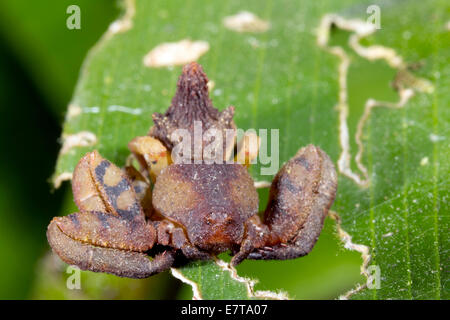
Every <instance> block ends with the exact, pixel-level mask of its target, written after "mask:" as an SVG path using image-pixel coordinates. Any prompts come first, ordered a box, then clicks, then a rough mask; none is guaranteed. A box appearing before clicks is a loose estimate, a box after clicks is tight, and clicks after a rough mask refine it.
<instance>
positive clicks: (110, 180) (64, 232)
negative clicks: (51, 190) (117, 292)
mask: <svg viewBox="0 0 450 320" xmlns="http://www.w3.org/2000/svg"><path fill="white" fill-rule="evenodd" d="M72 189H73V194H74V199H75V203H76V204H77V206H78V208H79V209H80V212H79V213H74V214H71V215H69V216H65V217H56V218H54V219H53V220H52V221H51V223H50V225H49V227H48V230H47V238H48V242H49V244H50V246H51V247H52V249H53V251H54V252H55V253H56V254H58V255H59V257H60V258H61V259H62V260H63V261H65V262H67V263H68V264H71V265H76V266H78V267H80V268H81V269H83V270H90V271H95V272H107V273H111V274H115V275H117V276H122V277H130V278H144V277H148V276H151V275H152V274H155V273H158V272H161V271H164V270H166V269H168V268H170V267H171V266H172V264H173V262H174V253H173V252H170V251H167V252H164V253H162V254H160V255H157V256H156V257H155V258H153V259H152V260H151V259H149V257H148V256H147V255H146V254H144V252H145V251H148V250H149V249H151V248H152V247H153V244H154V242H155V239H156V231H155V229H154V227H153V226H152V225H150V224H147V223H146V221H145V216H144V212H143V210H142V207H141V205H140V203H139V201H138V199H137V196H136V193H135V191H134V188H133V186H132V184H131V182H130V180H129V179H128V177H127V176H126V175H125V174H124V173H123V172H122V171H121V170H120V169H119V168H118V167H116V166H115V165H114V164H112V163H111V162H109V161H107V160H105V159H103V158H102V157H101V156H100V154H99V153H98V152H96V151H94V152H91V153H88V154H87V155H86V156H85V157H83V158H82V159H81V160H80V162H79V163H78V165H77V166H76V168H75V171H74V175H73V181H72Z"/></svg>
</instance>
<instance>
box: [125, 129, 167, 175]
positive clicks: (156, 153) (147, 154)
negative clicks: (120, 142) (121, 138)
mask: <svg viewBox="0 0 450 320" xmlns="http://www.w3.org/2000/svg"><path fill="white" fill-rule="evenodd" d="M128 148H129V149H130V151H131V152H132V153H133V155H134V156H135V157H136V159H137V160H138V162H139V164H140V166H141V167H142V168H143V169H145V170H146V171H147V172H148V174H149V176H150V179H151V181H152V183H155V181H156V177H157V176H158V175H159V173H160V172H161V170H162V169H164V168H165V167H167V166H168V165H169V164H171V163H172V158H171V155H170V151H169V150H168V149H167V148H166V147H165V146H164V145H163V144H162V142H161V141H159V140H158V139H156V138H154V137H151V136H143V137H136V138H134V139H133V140H131V141H130V143H128Z"/></svg>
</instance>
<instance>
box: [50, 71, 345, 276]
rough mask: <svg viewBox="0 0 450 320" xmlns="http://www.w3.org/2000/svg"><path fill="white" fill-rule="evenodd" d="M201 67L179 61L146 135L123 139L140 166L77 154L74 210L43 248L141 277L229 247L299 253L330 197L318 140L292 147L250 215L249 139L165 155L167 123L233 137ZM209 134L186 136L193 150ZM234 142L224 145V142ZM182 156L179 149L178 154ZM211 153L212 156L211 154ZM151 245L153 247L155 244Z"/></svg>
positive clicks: (308, 246)
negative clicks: (264, 201)
mask: <svg viewBox="0 0 450 320" xmlns="http://www.w3.org/2000/svg"><path fill="white" fill-rule="evenodd" d="M207 82H208V80H207V78H206V75H205V74H204V73H203V70H202V68H201V67H200V66H199V65H198V64H196V63H191V64H189V65H187V66H185V67H184V69H183V73H182V75H181V76H180V79H179V81H178V89H177V92H176V94H175V97H174V98H173V100H172V105H171V107H170V108H169V109H168V110H167V112H166V113H165V114H154V116H153V121H154V123H155V125H154V126H153V127H152V128H151V129H150V131H149V134H148V135H147V136H144V137H137V138H135V139H133V140H132V141H131V142H130V143H129V148H130V150H131V151H132V153H133V155H134V157H135V159H136V160H137V161H138V162H139V164H140V167H141V169H140V170H136V169H135V168H134V167H132V166H127V167H126V168H124V169H122V170H121V169H120V168H118V167H117V166H115V165H114V164H112V163H111V162H109V161H108V160H106V159H104V158H102V157H101V155H100V154H99V153H98V152H97V151H93V152H90V153H88V154H87V155H86V156H84V157H83V158H82V159H81V160H80V162H79V163H78V165H77V166H76V168H75V171H74V174H73V180H72V189H73V194H74V200H75V203H76V204H77V206H78V208H79V209H80V211H79V212H78V213H74V214H71V215H69V216H65V217H56V218H54V219H53V220H52V222H51V223H50V225H49V227H48V230H47V238H48V241H49V243H50V245H51V247H52V249H53V250H54V251H55V252H56V253H57V254H58V255H59V256H60V257H61V259H62V260H64V261H65V262H67V263H69V264H73V265H77V266H79V267H80V268H81V269H85V270H91V271H96V272H108V273H112V274H115V275H118V276H124V277H131V278H143V277H148V276H151V275H152V274H155V273H158V272H161V271H164V270H167V269H168V268H170V267H171V266H173V265H174V263H176V262H177V259H178V257H179V256H180V255H181V256H184V258H187V259H189V260H195V259H210V258H211V257H212V256H213V255H216V254H219V253H221V252H225V251H230V252H231V254H232V255H233V258H232V261H231V263H232V264H233V265H236V264H238V263H240V262H241V261H242V260H244V259H246V258H249V259H293V258H297V257H300V256H303V255H306V254H307V253H309V252H310V251H311V250H312V248H313V246H314V244H315V242H316V240H317V238H318V236H319V234H320V232H321V229H322V226H323V221H324V219H325V217H326V215H327V213H328V209H329V208H330V206H331V204H332V203H333V200H334V197H335V194H336V187H337V176H336V171H335V169H334V166H333V164H332V162H331V160H330V159H329V157H328V156H327V155H326V153H325V152H323V151H322V150H321V149H320V148H318V147H316V146H313V145H309V146H307V147H304V148H301V149H300V150H299V151H298V152H297V154H296V155H295V156H294V157H293V158H292V159H291V160H289V161H288V162H287V163H286V164H285V165H284V166H283V167H282V168H281V169H280V171H279V172H278V173H277V175H276V176H275V178H274V180H273V182H272V184H271V189H270V196H269V202H268V205H267V208H266V210H265V212H264V214H263V218H262V219H261V218H260V215H259V214H258V193H257V191H256V188H255V186H254V182H253V179H252V178H251V176H250V174H249V173H248V171H247V167H248V165H249V163H250V162H251V160H252V158H253V157H255V156H256V155H257V151H256V152H255V149H256V150H257V148H258V147H259V139H258V137H256V136H254V135H247V136H244V138H243V141H244V142H247V143H243V144H241V145H240V147H238V148H237V149H238V150H237V153H238V154H237V155H236V157H235V159H241V161H234V163H230V162H229V161H217V160H230V158H231V159H233V155H232V154H231V152H232V151H233V150H234V149H235V147H236V146H232V147H231V148H230V147H229V146H226V147H223V146H222V145H219V146H213V148H212V149H211V148H210V149H209V150H210V151H211V150H212V152H211V153H209V154H205V153H197V152H195V151H194V152H192V156H190V157H189V159H190V160H193V163H189V164H187V163H183V162H181V163H180V162H177V161H174V160H176V159H177V156H176V145H177V143H179V142H180V139H179V137H178V136H177V135H176V134H174V133H176V132H177V129H183V130H184V132H187V133H189V134H190V133H193V132H194V131H195V128H194V127H195V121H200V122H201V123H202V124H203V126H204V127H205V128H208V129H214V130H216V131H215V132H220V134H221V136H226V137H227V138H229V139H231V141H234V142H235V138H236V134H235V130H236V126H235V124H234V122H233V113H234V107H229V108H227V109H225V110H224V111H222V112H219V111H218V110H217V109H215V108H214V107H213V106H212V103H211V100H210V99H209V95H208V88H207ZM209 142H211V140H210V137H207V138H203V137H202V138H201V140H197V141H195V139H193V140H192V141H191V142H189V146H192V147H193V148H195V147H196V145H198V144H200V145H201V146H202V147H205V146H207V145H208V143H209ZM233 145H234V143H233ZM184 156H185V157H186V154H184ZM212 160H215V161H212ZM156 249H157V250H156Z"/></svg>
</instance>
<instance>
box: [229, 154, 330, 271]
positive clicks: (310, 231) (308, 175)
mask: <svg viewBox="0 0 450 320" xmlns="http://www.w3.org/2000/svg"><path fill="white" fill-rule="evenodd" d="M336 190H337V174H336V170H335V168H334V165H333V163H332V162H331V160H330V158H329V157H328V155H327V154H326V153H325V152H324V151H322V150H321V149H320V148H319V147H316V146H313V145H308V146H307V147H304V148H302V149H300V150H299V151H298V152H297V154H296V155H295V156H294V157H293V158H292V159H291V160H289V161H288V162H287V163H286V164H285V165H284V166H283V167H282V168H281V170H280V171H279V172H278V173H277V175H276V176H275V178H274V180H273V181H272V185H271V188H270V195H269V202H268V205H267V208H266V210H265V213H264V224H258V222H254V223H253V228H256V229H259V230H261V232H260V236H259V238H258V237H256V236H255V233H253V236H251V235H249V236H248V237H247V239H246V240H244V242H243V244H245V243H249V244H248V245H247V246H250V244H251V243H252V242H253V243H255V244H256V245H253V250H249V248H248V247H247V248H242V247H241V251H240V252H239V253H238V254H237V255H236V256H235V257H233V260H232V263H233V264H238V263H239V262H241V261H242V260H243V259H244V258H248V259H277V260H285V259H294V258H297V257H301V256H304V255H306V254H308V253H309V252H310V251H311V250H312V248H313V247H314V244H315V243H316V241H317V239H318V237H319V235H320V232H321V230H322V227H323V222H324V220H325V217H326V216H327V214H328V210H329V208H330V207H331V205H332V203H333V201H334V198H335V196H336ZM265 227H267V229H265ZM266 230H267V231H266ZM256 234H257V233H256ZM258 239H264V241H265V243H264V245H261V242H260V241H259V242H258V241H257V240H258ZM246 241H247V242H246ZM247 252H248V254H247Z"/></svg>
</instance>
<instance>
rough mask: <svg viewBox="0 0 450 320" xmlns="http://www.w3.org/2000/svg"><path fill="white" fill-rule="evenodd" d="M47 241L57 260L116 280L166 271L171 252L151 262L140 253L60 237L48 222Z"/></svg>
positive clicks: (171, 263)
mask: <svg viewBox="0 0 450 320" xmlns="http://www.w3.org/2000/svg"><path fill="white" fill-rule="evenodd" d="M47 238H48V240H49V243H50V245H51V247H52V249H53V251H54V252H55V253H56V254H58V256H60V257H61V259H62V260H63V261H64V262H66V263H68V264H70V265H76V266H78V267H79V268H80V269H82V270H89V271H94V272H107V273H111V274H114V275H116V276H119V277H128V278H137V279H140V278H146V277H150V276H151V275H154V274H156V273H159V272H163V271H165V270H167V269H169V268H170V267H171V266H172V265H173V263H174V261H175V252H173V251H165V252H163V253H161V254H159V255H157V256H155V257H154V258H153V259H151V258H150V257H149V256H147V255H146V254H144V253H140V252H136V251H126V250H120V249H113V248H106V247H99V246H94V245H92V244H89V243H83V242H80V241H76V240H74V239H72V238H71V237H69V236H67V235H66V234H64V233H63V232H62V231H61V230H60V229H59V227H58V226H57V224H56V223H55V222H52V223H50V225H49V227H48V230H47Z"/></svg>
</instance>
